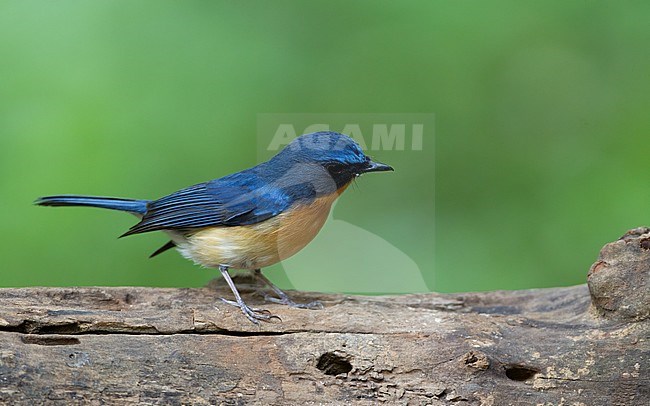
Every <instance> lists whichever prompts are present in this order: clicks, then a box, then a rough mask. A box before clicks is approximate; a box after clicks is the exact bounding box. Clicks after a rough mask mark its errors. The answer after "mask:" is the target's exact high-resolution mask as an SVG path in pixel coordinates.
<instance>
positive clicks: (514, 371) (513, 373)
mask: <svg viewBox="0 0 650 406" xmlns="http://www.w3.org/2000/svg"><path fill="white" fill-rule="evenodd" d="M538 372H539V371H538V370H536V369H533V368H530V367H525V366H523V365H507V366H506V376H507V377H508V379H512V380H513V381H527V380H529V379H530V378H532V377H533V376H535V374H536V373H538Z"/></svg>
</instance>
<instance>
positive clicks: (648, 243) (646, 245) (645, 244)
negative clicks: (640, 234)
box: [639, 238, 650, 250]
mask: <svg viewBox="0 0 650 406" xmlns="http://www.w3.org/2000/svg"><path fill="white" fill-rule="evenodd" d="M639 246H641V249H644V250H650V238H644V239H642V240H641V241H639Z"/></svg>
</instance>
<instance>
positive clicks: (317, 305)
mask: <svg viewBox="0 0 650 406" xmlns="http://www.w3.org/2000/svg"><path fill="white" fill-rule="evenodd" d="M264 300H266V301H267V302H272V303H279V304H283V305H286V306H289V307H294V308H296V309H309V310H321V309H323V304H322V303H321V302H319V301H318V300H315V301H313V302H309V303H296V302H294V301H293V300H291V299H290V298H289V297H288V296H285V297H280V298H277V297H273V296H271V295H264Z"/></svg>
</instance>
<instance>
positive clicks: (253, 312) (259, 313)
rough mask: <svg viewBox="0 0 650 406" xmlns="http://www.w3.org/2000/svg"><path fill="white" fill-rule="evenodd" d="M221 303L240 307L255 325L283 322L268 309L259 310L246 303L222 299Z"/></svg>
mask: <svg viewBox="0 0 650 406" xmlns="http://www.w3.org/2000/svg"><path fill="white" fill-rule="evenodd" d="M221 301H222V302H224V303H226V304H229V305H231V306H235V307H239V308H240V309H241V311H242V313H244V316H246V318H247V319H248V320H250V321H251V322H253V323H254V324H257V325H259V324H260V321H265V322H273V321H279V322H282V319H281V318H280V317H279V316H276V315H274V314H272V313H271V312H270V311H268V310H266V309H258V308H255V307H249V306H248V305H246V304H245V303H241V304H240V303H237V302H236V301H234V300H228V299H224V298H221Z"/></svg>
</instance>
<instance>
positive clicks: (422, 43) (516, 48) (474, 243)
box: [0, 0, 650, 292]
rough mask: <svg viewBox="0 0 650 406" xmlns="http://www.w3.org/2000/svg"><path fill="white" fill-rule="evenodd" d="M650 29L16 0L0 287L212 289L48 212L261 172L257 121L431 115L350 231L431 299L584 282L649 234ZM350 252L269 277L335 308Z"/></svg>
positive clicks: (488, 7)
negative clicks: (62, 196)
mask: <svg viewBox="0 0 650 406" xmlns="http://www.w3.org/2000/svg"><path fill="white" fill-rule="evenodd" d="M648 21H650V3H648V2H642V1H636V2H633V1H630V2H615V1H609V2H600V1H590V2H585V1H566V0H563V1H544V2H539V1H491V2H484V1H463V2H455V1H444V2H443V1H437V2H434V1H419V2H415V1H399V2H394V1H332V0H328V1H322V2H303V1H273V2H265V1H259V2H221V1H183V2H179V1H161V0H156V1H138V2H132V1H115V0H111V1H97V0H96V1H93V2H87V1H56V2H50V1H25V0H20V1H0V186H1V188H0V196H1V199H0V202H1V203H0V227H1V231H2V232H1V233H0V258H1V263H0V268H1V270H0V285H1V286H31V285H45V286H68V285H147V286H201V285H204V284H205V283H206V282H207V281H208V280H209V279H210V278H212V277H213V276H215V274H216V272H214V271H212V270H207V269H200V268H199V267H196V266H194V265H192V264H191V263H190V262H188V261H186V260H184V259H182V258H181V257H180V256H179V255H177V254H175V253H168V254H165V255H164V256H161V257H158V258H156V259H154V260H149V259H147V256H148V254H149V253H150V252H152V251H153V250H154V249H155V248H157V247H158V246H159V245H161V244H162V243H164V242H165V241H166V239H165V238H164V236H163V235H161V234H149V235H142V236H135V237H129V238H127V239H124V240H117V239H116V238H115V237H116V236H118V235H120V234H121V233H122V232H124V231H125V230H126V229H127V228H128V227H129V226H131V225H132V224H133V223H134V220H135V219H133V218H130V217H129V216H128V215H125V214H122V213H115V212H101V211H98V210H90V209H47V208H40V207H34V206H32V205H31V202H32V201H33V200H34V199H35V198H36V197H38V196H42V195H48V194H57V193H84V194H99V195H112V196H122V197H138V198H156V197H160V196H163V195H165V194H167V193H170V192H173V191H174V190H176V189H179V188H182V187H184V186H188V185H191V184H194V183H197V182H201V181H205V180H208V179H211V178H215V177H219V176H222V175H225V174H228V173H231V172H235V171H238V170H241V169H243V168H246V167H249V166H252V165H254V164H256V163H257V162H258V149H259V142H260V137H261V136H263V135H260V134H258V122H257V121H258V115H259V114H262V113H285V114H299V113H316V114H328V113H347V114H362V113H395V114H399V113H405V114H411V113H433V114H435V134H433V133H428V137H427V139H426V140H425V144H424V150H423V151H408V150H406V151H373V155H374V156H375V157H376V158H378V159H379V160H382V161H386V162H389V163H391V164H392V165H393V166H395V168H396V169H397V170H396V172H394V173H390V174H371V175H367V176H365V177H363V178H362V179H360V180H359V181H358V187H357V188H355V189H354V190H350V191H348V192H346V194H345V195H344V196H343V198H342V199H341V200H340V201H339V203H338V204H337V206H336V208H335V210H334V217H335V218H336V219H340V220H344V221H345V222H347V223H350V224H353V225H355V226H358V227H359V228H361V229H362V230H367V231H368V232H370V233H372V234H373V235H377V236H379V237H381V238H382V239H384V240H386V241H388V242H389V243H390V244H391V245H392V246H395V247H397V248H398V249H399V250H400V251H401V252H403V253H405V255H407V256H408V258H412V259H413V261H414V262H415V263H417V266H418V267H419V269H420V270H421V272H422V275H423V278H424V280H425V281H426V288H427V289H431V290H437V291H443V292H447V291H469V290H487V289H519V288H531V287H549V286H561V285H571V284H578V283H582V282H584V280H585V276H586V272H587V270H588V268H589V266H590V264H591V263H592V262H594V260H595V258H596V256H597V254H598V250H599V249H600V247H601V246H602V245H603V244H604V243H606V242H608V241H611V240H613V239H616V238H617V237H619V236H620V235H621V234H623V233H624V232H625V231H626V230H627V229H628V228H631V227H635V226H640V225H643V224H648V223H650V213H649V212H648V207H649V203H650V195H649V193H648V191H649V186H650V182H649V181H648V174H649V171H648V146H649V144H648V134H649V133H650V120H649V118H648V117H649V115H648V112H649V111H650V80H648V79H649V77H648V73H649V72H650V51H649V48H648V44H650V25H649V24H648ZM264 136H265V135H264ZM434 165H435V171H434V170H433V168H434ZM434 185H435V198H434V195H433V188H434ZM319 237H320V236H319ZM369 241H370V240H369ZM347 243H348V242H347V241H345V240H342V241H341V245H346V244H347ZM335 248H336V247H333V248H331V250H332V251H331V252H329V251H328V252H326V253H321V254H322V255H325V257H324V258H326V260H320V261H313V264H312V265H311V266H309V269H305V270H304V272H305V273H304V275H305V276H306V277H305V279H304V280H303V279H301V282H300V283H293V282H292V281H291V278H289V277H287V274H286V273H285V272H284V270H283V269H282V267H281V266H279V265H278V266H275V267H273V269H272V270H270V271H269V273H268V275H269V277H270V278H271V279H273V280H274V281H277V282H278V283H279V284H280V285H281V286H284V287H292V286H293V287H295V288H299V289H303V290H321V289H322V286H326V285H327V284H326V281H327V280H329V279H332V278H338V279H343V280H345V278H346V276H352V275H354V274H355V271H354V269H350V268H351V266H350V265H348V264H352V263H357V262H355V261H353V258H352V257H353V256H355V254H354V251H352V252H350V251H342V252H344V254H342V253H340V252H337V251H336V249H335ZM300 255H301V254H298V256H300ZM363 255H367V254H366V253H363ZM381 255H382V250H377V251H376V253H375V257H376V258H380V259H381ZM327 259H329V260H327ZM400 270H401V269H400V267H399V266H395V267H393V268H392V269H383V270H381V275H377V278H381V279H382V280H383V281H391V280H395V281H398V280H400V278H401V277H402V276H401V275H400ZM355 286H356V285H354V286H351V288H350V289H345V290H352V291H355V290H356V291H359V290H362V289H359V288H356V287H355Z"/></svg>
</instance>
